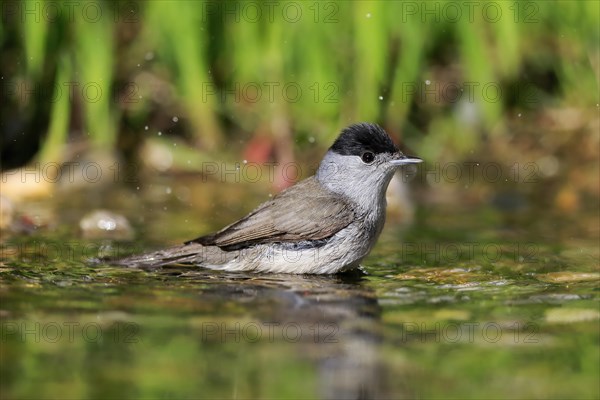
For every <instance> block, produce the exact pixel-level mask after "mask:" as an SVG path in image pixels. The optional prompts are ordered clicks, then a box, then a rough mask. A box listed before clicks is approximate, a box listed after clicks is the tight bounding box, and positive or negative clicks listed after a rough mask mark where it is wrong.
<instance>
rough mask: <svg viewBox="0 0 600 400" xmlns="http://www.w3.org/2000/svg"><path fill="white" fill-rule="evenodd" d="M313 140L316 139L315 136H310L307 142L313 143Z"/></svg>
mask: <svg viewBox="0 0 600 400" xmlns="http://www.w3.org/2000/svg"><path fill="white" fill-rule="evenodd" d="M315 140H316V139H315V137H314V136H311V137H309V138H308V142H309V143H314V142H315Z"/></svg>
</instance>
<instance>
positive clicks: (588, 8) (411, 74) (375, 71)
mask: <svg viewBox="0 0 600 400" xmlns="http://www.w3.org/2000/svg"><path fill="white" fill-rule="evenodd" d="M2 7H3V15H2V22H1V24H2V25H1V26H0V41H1V45H2V53H3V54H2V63H1V68H2V75H3V81H4V86H5V90H3V97H4V99H3V100H4V101H3V105H2V106H0V112H1V113H2V114H1V115H2V119H3V120H4V121H3V123H2V127H1V128H2V131H3V132H2V135H3V137H4V140H3V147H5V148H6V149H10V146H11V144H10V142H11V140H10V139H12V138H13V137H18V135H16V134H15V133H14V132H13V131H14V130H18V129H21V128H22V129H25V130H33V131H35V132H34V134H33V135H34V136H36V137H39V138H40V141H41V146H40V147H41V153H40V154H41V155H40V157H41V159H42V161H62V158H61V157H63V156H62V154H63V153H62V152H61V150H60V148H61V147H63V146H64V145H65V144H67V143H68V142H69V140H71V139H73V138H78V139H82V138H83V140H85V141H87V142H89V145H90V146H91V147H93V148H101V149H117V148H121V150H123V149H122V147H123V146H125V147H126V149H125V152H127V153H132V154H135V152H136V149H138V148H139V146H140V145H141V143H143V142H144V140H145V139H146V138H147V137H149V136H150V134H155V133H156V132H158V131H160V132H165V134H167V135H176V136H180V137H182V139H183V140H185V141H187V142H188V143H189V144H190V145H192V146H196V147H197V148H198V149H199V150H200V151H204V152H212V151H215V150H216V149H219V150H220V151H222V152H224V153H227V152H235V151H239V146H235V145H233V146H231V145H230V144H232V143H238V142H239V140H246V139H247V137H248V135H247V134H246V133H250V134H251V135H266V136H267V137H270V138H271V140H272V141H273V142H274V148H275V158H280V159H281V158H285V157H286V156H285V155H286V154H287V155H288V158H289V154H290V153H293V150H292V149H291V146H292V143H293V142H294V140H296V142H298V141H299V142H300V143H299V144H300V145H302V143H305V144H306V143H308V140H309V139H310V140H311V141H314V140H312V139H316V140H317V144H318V145H319V146H320V147H325V146H327V145H328V143H329V142H330V141H331V140H332V138H333V137H334V136H335V135H336V134H337V132H338V130H339V129H340V128H341V127H343V126H345V125H347V124H348V123H351V122H355V121H362V120H366V121H375V122H378V123H380V124H382V125H383V126H384V127H386V128H387V129H388V130H389V131H390V132H391V133H392V134H393V135H395V136H396V137H398V136H402V138H403V140H404V142H405V143H406V144H408V146H409V147H410V148H412V149H413V150H414V151H416V152H417V153H418V154H419V155H421V156H423V157H425V158H428V159H440V158H442V159H444V158H449V159H456V160H461V159H464V158H465V157H468V154H472V153H473V152H474V151H475V152H477V151H481V150H482V146H483V145H484V143H485V141H486V138H487V137H488V136H489V135H492V136H500V137H502V136H505V137H509V136H510V135H511V134H512V132H511V128H510V127H509V126H508V125H509V122H510V121H509V119H510V118H511V116H514V115H515V114H516V113H517V112H520V111H522V110H526V111H532V112H534V113H540V112H543V111H544V110H545V109H547V108H548V107H559V108H560V107H581V108H583V109H588V110H592V111H595V110H594V109H595V108H596V107H597V103H598V91H599V90H598V89H599V88H598V70H599V68H600V66H599V62H598V58H599V54H600V52H599V50H598V43H599V41H600V35H599V25H600V20H599V17H598V16H599V5H598V2H595V1H557V2H546V1H540V2H533V1H525V2H519V1H515V2H504V1H501V2H497V1H496V2H494V1H485V2H477V3H474V4H471V5H470V6H469V5H465V4H464V3H461V2H451V1H434V2H401V1H372V2H367V1H353V2H333V1H331V2H329V1H328V2H318V3H312V2H306V3H305V2H275V3H272V4H271V5H270V6H269V5H265V4H262V3H258V2H241V1H229V2H224V3H221V2H212V1H210V2H209V1H179V2H172V1H151V2H137V1H135V2H110V1H100V2H91V1H84V2H81V3H77V5H73V4H71V3H68V2H44V1H32V0H28V1H26V2H24V3H19V2H5V3H3V5H2ZM44 72H46V73H44ZM465 84H466V85H467V86H465ZM69 85H71V86H69ZM72 85H75V86H74V87H75V90H73V91H72V92H69V89H71V87H72ZM468 85H471V86H468ZM46 87H49V88H54V90H55V91H60V93H57V94H56V95H54V96H53V99H55V101H50V102H49V101H48V98H47V96H45V95H37V94H39V93H35V92H36V91H37V92H42V89H41V88H46ZM31 88H33V91H34V94H33V95H31V93H30V92H31V90H32V89H31ZM465 88H466V89H467V90H468V89H469V88H474V89H473V91H472V96H471V93H469V96H468V97H469V98H468V99H467V96H466V94H465ZM459 90H460V91H459ZM498 91H500V93H498ZM515 93H516V94H515ZM449 94H450V95H449ZM457 99H458V100H457ZM49 103H50V104H49ZM32 110H33V111H32ZM40 110H42V111H40ZM43 110H46V113H47V118H36V113H37V114H40V113H41V114H42V116H44V113H43ZM15 111H17V112H16V113H15ZM20 111H25V112H24V113H22V114H19V112H20ZM519 115H520V114H519ZM10 119H15V120H16V122H15V123H14V124H11V123H10V121H9V120H10ZM21 119H22V121H21ZM34 122H35V124H34ZM174 122H177V123H174ZM13 125H14V126H16V127H17V128H14V127H13V128H11V126H13ZM147 126H150V128H151V129H149V131H145V130H148V129H147V128H145V127H147ZM11 129H12V130H11ZM77 132H79V134H76V133H77ZM127 135H129V136H131V137H133V138H135V139H131V138H129V139H128V138H127V137H125V136H127ZM311 138H312V139H311ZM17 140H23V139H17ZM119 143H120V144H119ZM225 144H227V146H225ZM223 149H225V150H223ZM7 151H8V150H6V152H7ZM15 151H16V150H15ZM6 152H5V151H4V150H3V156H5V157H4V158H5V159H6V158H7V156H6V155H5V153H6ZM3 168H6V166H5V165H3Z"/></svg>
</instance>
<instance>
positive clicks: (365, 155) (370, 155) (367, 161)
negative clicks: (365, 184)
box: [360, 151, 375, 164]
mask: <svg viewBox="0 0 600 400" xmlns="http://www.w3.org/2000/svg"><path fill="white" fill-rule="evenodd" d="M360 158H361V160H363V162H364V163H365V164H371V163H372V162H373V160H375V154H373V153H371V152H370V151H365V152H364V153H363V154H362V156H360Z"/></svg>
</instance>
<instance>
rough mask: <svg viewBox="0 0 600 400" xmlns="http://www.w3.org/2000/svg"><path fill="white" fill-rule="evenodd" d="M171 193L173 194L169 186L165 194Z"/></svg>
mask: <svg viewBox="0 0 600 400" xmlns="http://www.w3.org/2000/svg"><path fill="white" fill-rule="evenodd" d="M171 192H172V190H171V187H169V186H167V188H166V189H165V193H167V194H171Z"/></svg>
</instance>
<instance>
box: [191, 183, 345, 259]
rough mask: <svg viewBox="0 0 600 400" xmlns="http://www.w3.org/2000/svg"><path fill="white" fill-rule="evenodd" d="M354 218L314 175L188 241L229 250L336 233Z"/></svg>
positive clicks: (314, 238)
mask: <svg viewBox="0 0 600 400" xmlns="http://www.w3.org/2000/svg"><path fill="white" fill-rule="evenodd" d="M353 220H354V211H353V209H352V207H351V205H350V204H349V203H348V202H347V201H345V200H344V199H343V198H341V197H339V196H336V195H334V194H333V193H332V192H330V191H328V190H326V189H323V188H322V187H321V185H320V184H319V183H318V182H317V181H316V179H315V178H314V177H311V178H308V179H305V180H304V181H302V182H300V183H298V184H296V185H294V186H292V187H290V188H288V189H286V190H284V191H283V192H281V193H279V194H278V195H277V196H275V197H274V198H273V199H272V200H270V201H267V202H265V203H263V204H261V205H260V206H259V207H258V208H257V209H256V210H254V211H252V212H251V213H250V214H248V215H247V216H246V217H244V218H242V219H241V220H239V221H237V222H234V223H233V224H231V225H229V226H227V227H225V228H223V229H222V230H220V231H219V232H217V233H214V234H212V235H207V236H202V237H199V238H197V239H194V240H191V241H189V242H187V243H200V244H203V245H205V246H218V247H220V248H223V249H225V250H229V249H239V248H244V247H247V246H251V245H255V244H260V243H272V242H296V241H303V240H309V241H310V240H320V239H326V238H328V237H331V236H333V235H334V234H335V233H337V232H338V231H339V230H340V229H342V228H345V227H346V226H348V225H349V224H350V222H352V221H353Z"/></svg>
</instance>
